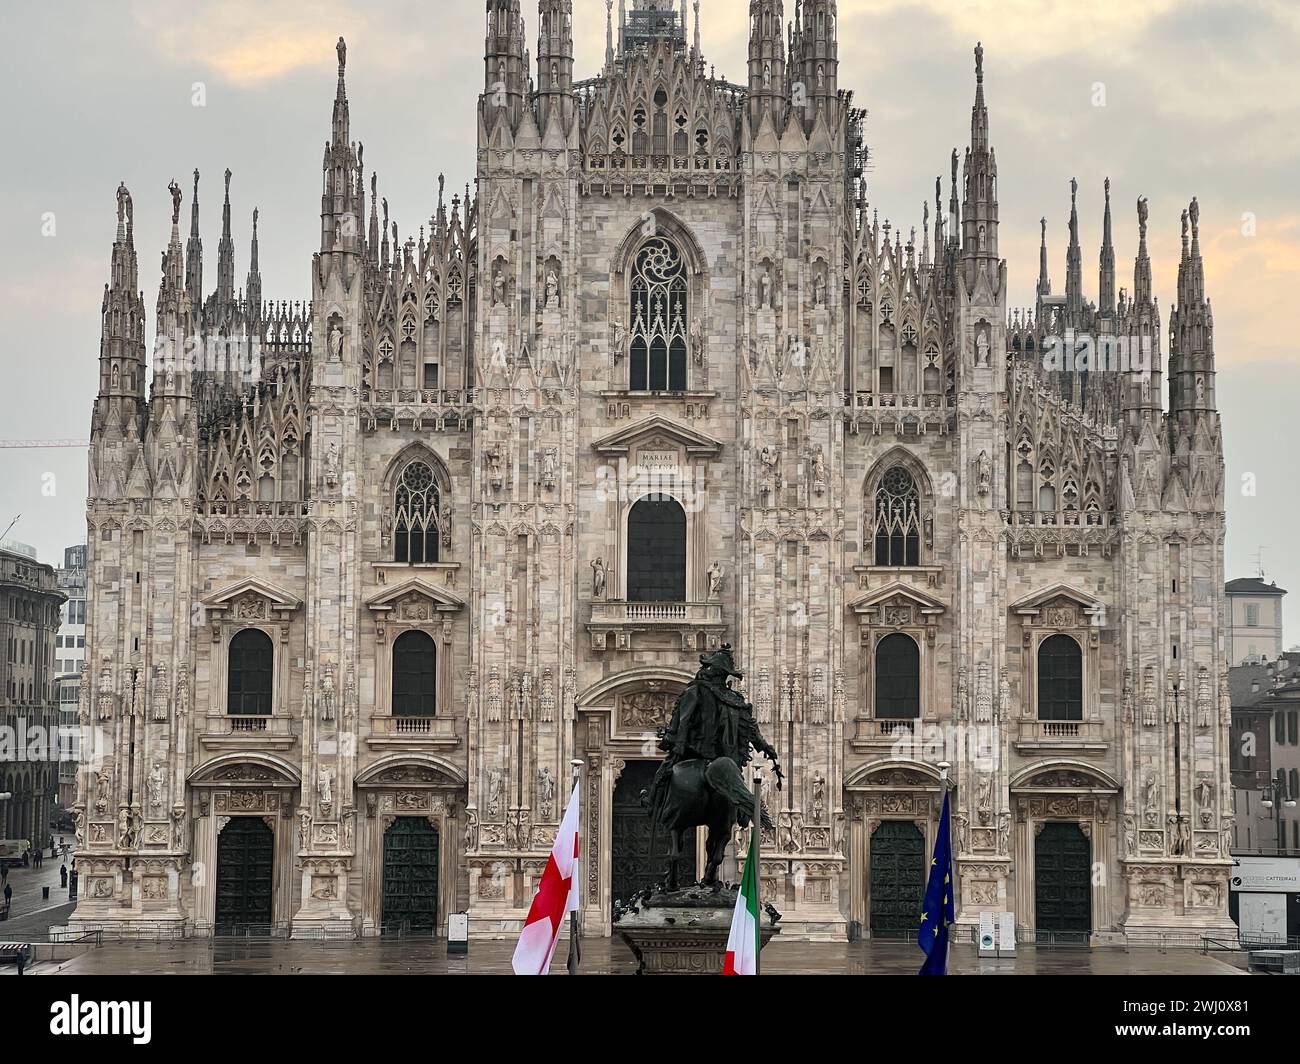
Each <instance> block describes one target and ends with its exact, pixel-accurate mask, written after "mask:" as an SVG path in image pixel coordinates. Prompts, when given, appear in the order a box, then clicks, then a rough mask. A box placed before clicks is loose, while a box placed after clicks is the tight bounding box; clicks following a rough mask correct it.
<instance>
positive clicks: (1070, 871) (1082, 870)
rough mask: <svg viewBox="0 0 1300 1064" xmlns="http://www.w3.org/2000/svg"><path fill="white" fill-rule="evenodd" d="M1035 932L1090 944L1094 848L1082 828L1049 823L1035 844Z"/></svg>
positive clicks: (1059, 939) (1072, 824) (1061, 823)
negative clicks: (1048, 933)
mask: <svg viewBox="0 0 1300 1064" xmlns="http://www.w3.org/2000/svg"><path fill="white" fill-rule="evenodd" d="M1034 928H1035V930H1036V931H1037V932H1038V933H1040V934H1041V933H1044V932H1050V933H1051V934H1052V935H1053V937H1054V938H1055V939H1056V940H1057V941H1062V940H1064V941H1067V942H1068V941H1071V940H1074V941H1078V942H1080V943H1086V942H1087V941H1088V935H1089V933H1090V932H1091V931H1092V846H1091V844H1090V843H1089V842H1088V838H1087V836H1086V835H1084V833H1083V832H1082V831H1081V830H1080V829H1079V825H1078V824H1074V823H1066V822H1063V821H1055V822H1051V823H1048V824H1047V825H1045V826H1044V827H1043V830H1042V831H1040V832H1039V833H1038V836H1037V838H1035V840H1034Z"/></svg>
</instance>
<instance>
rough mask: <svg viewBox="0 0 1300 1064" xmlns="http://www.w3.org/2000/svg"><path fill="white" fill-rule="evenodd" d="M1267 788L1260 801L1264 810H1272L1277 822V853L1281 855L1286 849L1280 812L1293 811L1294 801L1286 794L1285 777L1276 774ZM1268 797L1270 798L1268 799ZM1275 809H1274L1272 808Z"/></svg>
mask: <svg viewBox="0 0 1300 1064" xmlns="http://www.w3.org/2000/svg"><path fill="white" fill-rule="evenodd" d="M1269 784H1270V786H1269V788H1268V790H1266V791H1265V792H1264V798H1263V799H1262V800H1261V801H1260V803H1259V804H1260V805H1262V806H1263V807H1264V808H1265V809H1273V810H1274V812H1273V819H1274V820H1276V821H1277V852H1278V854H1281V853H1282V851H1283V850H1285V849H1286V833H1285V831H1284V827H1285V825H1283V823H1282V810H1283V809H1294V808H1295V799H1294V798H1292V797H1291V796H1290V795H1288V794H1287V789H1286V777H1285V776H1283V775H1282V773H1280V772H1279V773H1278V774H1277V775H1276V776H1274V777H1273V779H1271V780H1270V781H1269ZM1270 795H1271V796H1272V797H1270ZM1274 807H1276V808H1274Z"/></svg>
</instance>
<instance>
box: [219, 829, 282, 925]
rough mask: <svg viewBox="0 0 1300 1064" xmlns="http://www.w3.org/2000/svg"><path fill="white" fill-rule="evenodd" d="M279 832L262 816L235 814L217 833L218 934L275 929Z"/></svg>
mask: <svg viewBox="0 0 1300 1064" xmlns="http://www.w3.org/2000/svg"><path fill="white" fill-rule="evenodd" d="M274 866H275V834H274V832H272V831H271V829H270V828H269V827H267V826H266V821H264V820H263V819H262V818H261V817H260V816H237V817H231V819H230V823H228V824H227V825H226V826H225V827H224V828H222V829H221V834H220V835H218V836H217V899H216V918H215V921H214V922H215V924H216V930H217V934H232V933H240V934H249V933H252V934H265V935H269V934H270V933H271V894H272V891H273V889H274V883H275V880H274V876H273V869H274Z"/></svg>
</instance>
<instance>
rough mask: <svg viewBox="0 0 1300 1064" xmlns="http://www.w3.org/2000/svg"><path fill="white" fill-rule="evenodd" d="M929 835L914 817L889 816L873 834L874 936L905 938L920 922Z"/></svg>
mask: <svg viewBox="0 0 1300 1064" xmlns="http://www.w3.org/2000/svg"><path fill="white" fill-rule="evenodd" d="M925 867H926V862H925V836H924V835H922V834H921V829H920V828H918V827H917V826H916V825H915V824H913V823H912V822H911V821H910V820H885V821H882V822H881V824H880V826H879V827H878V828H876V830H875V832H874V833H873V834H872V836H871V869H870V875H871V882H870V896H871V919H870V926H871V937H872V938H903V937H905V936H906V935H907V934H908V933H910V932H914V931H915V930H916V929H917V927H918V926H919V925H920V919H921V899H922V898H923V897H924V895H925Z"/></svg>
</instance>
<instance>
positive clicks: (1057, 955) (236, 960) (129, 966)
mask: <svg viewBox="0 0 1300 1064" xmlns="http://www.w3.org/2000/svg"><path fill="white" fill-rule="evenodd" d="M566 949H567V946H566V945H565V944H564V943H561V945H560V948H559V949H558V950H557V952H556V959H555V962H554V965H553V967H552V974H557V975H559V974H564V957H565V952H566ZM513 951H514V942H513V941H483V942H472V943H471V944H470V951H469V953H468V954H467V955H463V956H448V955H447V947H446V943H445V942H444V941H441V940H439V941H434V942H430V941H428V940H423V941H415V940H410V939H407V940H395V941H384V940H361V941H340V942H292V941H283V940H268V939H219V940H216V941H207V940H198V939H188V940H184V941H179V942H105V943H104V945H102V946H100V947H98V948H96V949H93V950H90V951H88V952H87V953H85V954H83V955H81V956H79V957H76V958H74V959H72V960H70V961H66V962H62V963H58V964H53V963H51V964H42V965H40V966H38V968H37V970H36V972H35V973H34V974H50V975H54V974H67V975H158V974H166V975H345V974H346V975H503V974H509V972H510V956H511V953H512V952H513ZM1234 956H1239V955H1234V954H1222V955H1217V956H1216V955H1214V954H1203V953H1201V952H1199V951H1197V950H1171V951H1169V952H1161V951H1159V950H1154V949H1140V950H1131V951H1126V950H1123V949H1058V950H1050V951H1049V950H1036V949H1034V948H1033V947H1022V948H1021V949H1020V950H1019V951H1018V952H1017V954H1016V956H1015V957H1014V958H1007V959H1005V960H987V959H985V960H981V959H980V958H979V957H978V956H977V954H976V950H975V947H974V946H954V947H953V949H952V954H951V959H950V964H949V970H950V972H952V974H954V975H1244V974H1246V973H1245V972H1243V971H1242V970H1241V969H1240V968H1237V967H1234V966H1233V965H1232V964H1231V963H1229V962H1228V961H1227V960H1225V959H1224V958H1230V957H1234ZM920 960H921V953H920V950H918V949H917V948H916V946H915V945H914V944H912V943H905V942H904V943H899V942H863V943H849V942H793V941H787V942H782V941H780V940H779V939H778V940H777V941H775V942H773V943H772V944H771V945H770V946H768V948H767V949H765V950H764V951H763V971H764V974H767V975H905V976H911V975H915V974H916V970H917V967H918V966H919V964H920ZM635 967H636V965H635V962H634V960H633V958H632V954H631V953H630V952H629V951H628V949H627V947H626V946H624V945H623V943H622V942H620V941H617V940H612V939H604V938H601V939H595V938H593V939H584V940H583V944H582V971H583V973H584V974H588V975H630V974H632V973H633V971H634V970H635Z"/></svg>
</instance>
